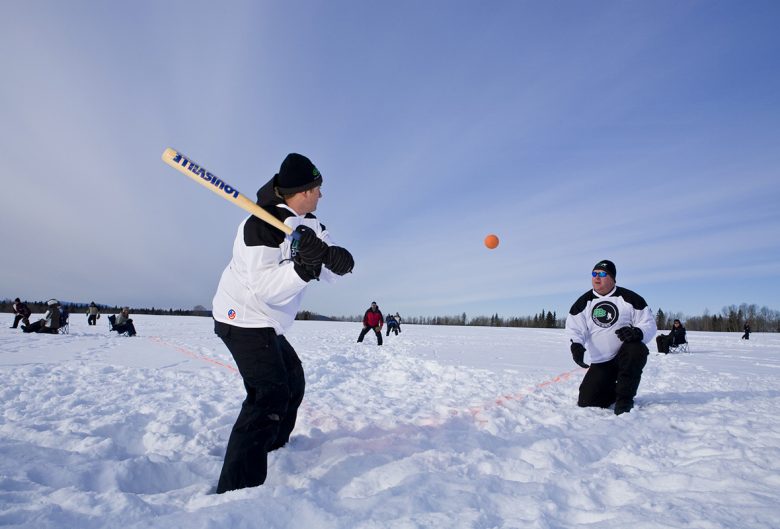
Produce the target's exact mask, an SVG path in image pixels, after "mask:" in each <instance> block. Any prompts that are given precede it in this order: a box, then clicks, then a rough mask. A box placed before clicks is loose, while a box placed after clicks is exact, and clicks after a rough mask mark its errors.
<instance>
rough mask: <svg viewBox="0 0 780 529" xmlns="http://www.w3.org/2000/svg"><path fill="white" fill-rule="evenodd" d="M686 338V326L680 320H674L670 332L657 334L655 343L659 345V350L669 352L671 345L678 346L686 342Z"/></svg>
mask: <svg viewBox="0 0 780 529" xmlns="http://www.w3.org/2000/svg"><path fill="white" fill-rule="evenodd" d="M687 341H688V340H686V339H685V327H683V325H682V323H680V320H674V324H673V325H672V330H671V331H670V332H669V334H661V335H659V336H656V338H655V344H656V346H658V352H659V353H664V354H668V353H669V348H670V347H677V346H679V345H682V344H684V343H686V342H687Z"/></svg>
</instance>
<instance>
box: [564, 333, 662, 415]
mask: <svg viewBox="0 0 780 529" xmlns="http://www.w3.org/2000/svg"><path fill="white" fill-rule="evenodd" d="M649 353H650V351H648V349H647V346H646V345H645V344H644V343H642V342H630V343H624V344H623V346H622V347H621V348H620V350H619V351H618V354H617V356H615V358H613V359H612V360H609V361H608V362H603V363H601V364H591V365H590V368H589V369H588V372H587V373H585V378H583V379H582V384H580V396H579V399H578V401H577V405H578V406H582V407H587V406H598V407H600V408H608V407H609V406H610V405H612V403H615V413H618V412H619V411H621V412H622V411H628V410H630V409H631V408H632V407H633V406H634V397H635V396H636V392H637V389H639V382H640V380H641V379H642V369H644V367H645V364H646V363H647V355H648V354H649Z"/></svg>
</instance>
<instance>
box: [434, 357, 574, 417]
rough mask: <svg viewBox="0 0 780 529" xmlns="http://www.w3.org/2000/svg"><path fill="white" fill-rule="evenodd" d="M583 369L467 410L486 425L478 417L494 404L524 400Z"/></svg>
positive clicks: (500, 404)
mask: <svg viewBox="0 0 780 529" xmlns="http://www.w3.org/2000/svg"><path fill="white" fill-rule="evenodd" d="M581 371H585V369H583V368H579V367H578V368H575V369H572V370H571V371H566V372H565V373H561V374H559V375H556V376H554V377H553V378H551V379H548V380H545V381H544V382H540V383H539V384H536V385H535V386H530V387H528V388H525V389H523V390H521V391H518V392H517V393H514V394H509V395H502V396H500V397H498V398H496V399H495V400H493V401H490V402H486V403H484V404H481V405H479V406H471V407H469V408H466V410H465V412H466V413H468V414H469V415H471V417H472V418H473V419H474V421H475V422H476V423H477V424H479V425H480V426H484V425H486V424H487V423H488V420H487V419H484V418H480V417H478V415H479V414H480V413H482V412H483V411H485V410H487V409H488V408H492V407H493V406H504V405H506V404H507V403H508V402H510V401H520V400H523V399H524V398H526V397H527V396H528V395H530V394H532V393H535V392H537V391H539V390H542V389H545V388H548V387H550V386H552V385H553V384H557V383H559V382H565V381H567V380H569V379H570V378H571V377H572V375H574V374H575V373H578V372H581ZM463 411H464V410H459V409H451V410H450V411H449V413H450V416H452V417H457V416H458V415H460V414H461V413H463ZM426 422H427V424H426V425H428V426H432V425H434V424H435V423H437V420H436V419H429V420H428V421H426Z"/></svg>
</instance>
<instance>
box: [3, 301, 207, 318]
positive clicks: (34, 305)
mask: <svg viewBox="0 0 780 529" xmlns="http://www.w3.org/2000/svg"><path fill="white" fill-rule="evenodd" d="M22 301H24V303H25V304H26V305H27V306H28V307H29V308H30V310H31V311H32V313H33V314H39V313H44V312H46V310H47V309H48V306H47V305H46V301H27V300H22ZM60 304H61V306H62V307H63V308H65V309H67V310H68V312H69V313H71V314H79V313H84V314H86V312H87V307H89V303H80V302H71V301H60ZM13 305H14V301H13V300H12V299H4V300H2V301H0V312H13V311H14V309H13ZM95 305H97V307H98V309H100V312H101V314H102V313H105V314H117V313H119V311H120V310H121V309H122V307H124V306H125V305H121V306H117V305H113V306H112V305H105V304H101V303H95ZM130 312H131V313H132V314H157V315H169V316H211V311H210V310H208V309H207V308H206V307H204V306H202V305H198V306H196V307H193V308H192V309H189V310H187V309H173V308H169V309H162V308H155V307H152V308H148V307H130Z"/></svg>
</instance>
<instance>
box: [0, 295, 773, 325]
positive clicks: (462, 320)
mask: <svg viewBox="0 0 780 529" xmlns="http://www.w3.org/2000/svg"><path fill="white" fill-rule="evenodd" d="M25 303H26V304H27V306H28V307H30V310H31V311H32V312H33V313H44V312H46V308H47V306H46V301H25ZM62 305H63V307H65V308H67V309H68V311H69V312H71V313H77V314H78V313H86V311H87V307H88V306H89V304H88V303H74V302H62ZM96 305H97V306H98V308H99V309H100V312H101V313H106V314H115V313H118V312H119V311H120V309H121V308H122V307H121V306H117V305H113V306H111V305H106V304H99V303H97V304H96ZM0 312H13V300H10V299H5V300H2V301H0ZM130 312H131V313H133V314H157V315H168V316H211V311H210V310H208V309H207V308H206V307H204V306H202V305H197V306H195V307H193V308H192V309H173V308H168V309H163V308H156V307H152V308H148V307H131V308H130ZM296 319H297V320H318V321H349V322H360V321H363V316H362V315H359V316H323V315H321V314H317V313H316V312H312V311H308V310H303V311H300V312H298V314H297V316H296ZM675 319H678V320H680V321H681V322H682V324H683V325H684V326H685V328H686V329H687V330H689V331H709V332H741V331H742V329H743V327H744V325H745V323H747V322H749V323H750V328H751V330H752V331H753V332H780V311H777V310H773V309H770V308H768V307H760V308H759V307H758V305H756V304H748V303H742V304H741V305H729V306H726V307H723V309H721V311H720V313H716V314H710V313H709V311H707V310H705V311H704V314H702V315H700V316H685V315H684V314H682V313H681V312H665V311H664V310H663V309H658V311H657V312H656V315H655V322H656V325H657V326H658V329H659V330H666V329H671V328H672V323H673V322H674V320H675ZM565 322H566V319H565V318H560V319H559V318H558V316H557V314H556V312H555V311H548V310H545V309H542V311H541V312H539V313H537V314H534V315H533V316H507V317H502V316H499V314H498V313H495V314H492V315H490V316H474V317H472V318H469V317H468V316H467V315H466V313H465V312H463V313H461V314H456V315H448V316H405V317H402V323H403V324H411V325H455V326H458V325H459V326H474V327H525V328H535V329H539V328H542V329H562V328H563V327H564V324H565Z"/></svg>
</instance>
